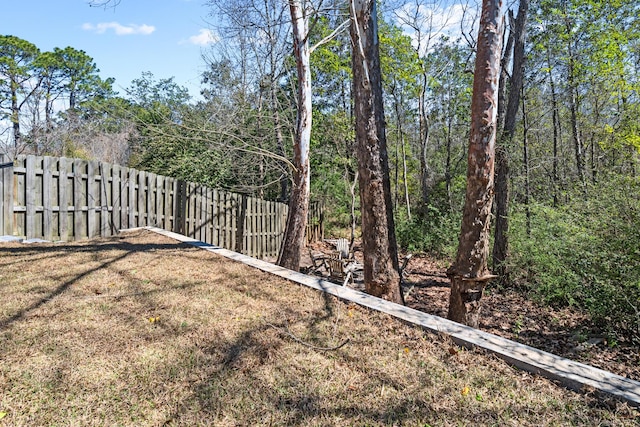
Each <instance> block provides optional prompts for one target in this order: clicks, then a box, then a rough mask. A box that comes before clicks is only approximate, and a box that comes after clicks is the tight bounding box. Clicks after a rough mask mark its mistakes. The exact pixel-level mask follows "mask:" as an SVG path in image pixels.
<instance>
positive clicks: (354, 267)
mask: <svg viewBox="0 0 640 427" xmlns="http://www.w3.org/2000/svg"><path fill="white" fill-rule="evenodd" d="M326 262H327V265H328V267H329V276H330V278H331V279H334V280H338V281H340V283H342V285H343V286H346V284H347V283H349V282H351V283H353V275H354V273H356V272H357V271H360V270H362V265H361V264H360V263H359V262H357V261H356V259H355V258H354V256H353V253H351V248H350V246H349V241H348V240H347V239H338V240H337V242H336V250H335V251H334V252H333V253H332V254H331V256H329V258H327V260H326Z"/></svg>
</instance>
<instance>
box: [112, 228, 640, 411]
mask: <svg viewBox="0 0 640 427" xmlns="http://www.w3.org/2000/svg"><path fill="white" fill-rule="evenodd" d="M139 229H140V228H139ZM142 229H145V230H150V231H153V232H155V233H158V234H161V235H164V236H166V237H169V238H171V239H174V240H177V241H180V242H183V243H187V244H190V245H192V246H196V247H198V248H201V249H205V250H207V251H210V252H213V253H216V254H218V255H221V256H223V257H225V258H228V259H231V260H234V261H238V262H241V263H243V264H245V265H248V266H251V267H254V268H257V269H259V270H262V271H265V272H267V273H271V274H275V275H276V276H279V277H282V278H284V279H287V280H290V281H293V282H295V283H298V284H301V285H305V286H308V287H311V288H314V289H317V290H320V291H322V292H326V293H328V294H331V295H334V296H336V297H338V298H340V299H343V300H347V301H351V302H354V303H356V304H359V305H361V306H363V307H367V308H370V309H373V310H377V311H380V312H383V313H386V314H389V315H391V316H393V317H396V318H398V319H401V320H404V321H406V322H410V323H413V324H415V325H418V326H420V327H422V328H424V329H427V330H429V331H431V332H435V333H444V334H446V335H449V336H450V337H451V338H452V339H453V341H454V342H456V344H458V345H462V346H465V347H469V348H471V347H480V348H482V349H485V350H487V351H489V352H491V353H493V354H495V355H496V356H498V357H500V358H501V359H503V360H505V361H506V362H507V363H509V364H511V365H513V366H516V367H518V368H520V369H523V370H525V371H528V372H531V373H534V374H537V375H541V376H544V377H546V378H549V379H552V380H555V381H559V382H560V383H562V384H563V385H564V386H566V387H568V388H571V389H574V390H578V391H590V390H595V391H597V392H599V393H600V394H603V395H605V396H612V397H616V398H619V399H621V400H623V401H626V402H628V403H629V404H630V405H632V406H635V407H640V382H638V381H634V380H631V379H629V378H625V377H623V376H620V375H616V374H613V373H611V372H607V371H604V370H602V369H599V368H595V367H593V366H590V365H586V364H583V363H579V362H576V361H573V360H570V359H565V358H563V357H560V356H556V355H555V354H552V353H548V352H545V351H542V350H539V349H537V348H534V347H529V346H527V345H524V344H520V343H517V342H515V341H511V340H508V339H506V338H502V337H500V336H497V335H493V334H490V333H488V332H483V331H480V330H477V329H474V328H470V327H468V326H465V325H461V324H459V323H455V322H452V321H450V320H448V319H444V318H441V317H438V316H434V315H431V314H428V313H424V312H421V311H418V310H415V309H412V308H409V307H405V306H403V305H400V304H396V303H392V302H389V301H386V300H383V299H380V298H377V297H374V296H372V295H369V294H366V293H364V292H360V291H357V290H355V289H351V288H347V287H343V286H340V285H336V284H334V283H331V282H328V281H326V280H322V279H320V278H317V277H313V276H307V275H306V274H302V273H298V272H296V271H292V270H288V269H286V268H283V267H279V266H277V265H274V264H271V263H268V262H266V261H262V260H259V259H256V258H252V257H249V256H246V255H242V254H239V253H237V252H233V251H230V250H227V249H223V248H220V247H218V246H214V245H211V244H208V243H204V242H201V241H199V240H196V239H192V238H190V237H186V236H183V235H181V234H177V233H173V232H170V231H166V230H162V229H160V228H156V227H142ZM133 230H135V229H129V230H121V231H122V232H126V231H133Z"/></svg>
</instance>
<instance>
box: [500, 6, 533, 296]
mask: <svg viewBox="0 0 640 427" xmlns="http://www.w3.org/2000/svg"><path fill="white" fill-rule="evenodd" d="M528 10H529V0H520V5H519V6H518V17H517V18H516V19H515V20H514V19H513V15H512V14H511V13H510V14H509V17H510V21H511V23H512V27H511V28H512V31H511V33H510V35H509V39H512V41H513V42H514V44H513V71H512V73H511V85H510V89H509V100H508V102H507V106H506V109H505V112H504V113H505V114H504V127H503V129H502V134H501V137H500V143H499V144H498V146H497V148H496V187H495V195H496V196H495V197H496V200H495V202H496V223H495V227H496V229H495V234H494V244H493V269H494V270H493V271H494V273H496V274H497V275H498V276H500V281H501V282H502V283H503V284H507V283H509V275H508V271H507V267H506V265H505V262H506V260H507V257H508V254H509V235H508V233H509V174H510V171H509V154H508V149H509V146H511V143H512V141H513V135H514V132H515V128H516V116H517V114H518V105H519V104H520V93H521V91H522V85H523V79H524V62H525V38H526V24H527V12H528ZM509 45H510V43H509V42H507V49H509ZM509 57H510V55H507V53H505V58H506V60H503V61H502V65H501V68H502V72H501V74H500V81H501V84H504V85H506V82H505V81H504V80H503V77H506V70H505V69H504V67H506V66H507V64H508V62H509ZM505 58H503V59H505ZM498 110H500V103H499V102H498ZM498 121H500V119H498Z"/></svg>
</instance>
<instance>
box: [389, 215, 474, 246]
mask: <svg viewBox="0 0 640 427" xmlns="http://www.w3.org/2000/svg"><path fill="white" fill-rule="evenodd" d="M461 219H462V215H461V212H451V211H450V210H449V209H446V208H445V209H440V208H438V207H436V206H434V205H429V206H426V207H424V208H423V209H422V211H421V212H420V213H419V215H415V216H414V217H412V219H411V220H408V219H407V217H406V214H405V213H404V211H401V210H400V211H399V212H398V214H397V215H396V235H397V240H398V245H399V246H400V247H401V248H403V249H404V250H406V251H408V252H412V253H416V252H426V253H429V254H431V255H433V256H436V257H437V258H452V257H453V256H455V253H456V250H457V248H458V233H459V232H460V221H461Z"/></svg>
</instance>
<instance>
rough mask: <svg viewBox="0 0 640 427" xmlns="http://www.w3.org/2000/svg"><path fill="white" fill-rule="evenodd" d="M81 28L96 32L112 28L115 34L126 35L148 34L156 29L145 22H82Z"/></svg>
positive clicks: (99, 32) (103, 31)
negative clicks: (126, 23) (123, 23)
mask: <svg viewBox="0 0 640 427" xmlns="http://www.w3.org/2000/svg"><path fill="white" fill-rule="evenodd" d="M82 29H83V30H86V31H93V32H95V33H97V34H104V33H105V32H107V31H108V30H113V32H114V33H115V34H116V35H117V36H128V35H132V34H142V35H145V36H148V35H149V34H151V33H153V32H154V31H155V30H156V27H154V26H153V25H147V24H142V25H137V24H130V25H122V24H120V23H118V22H100V23H98V24H89V23H86V24H83V25H82Z"/></svg>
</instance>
